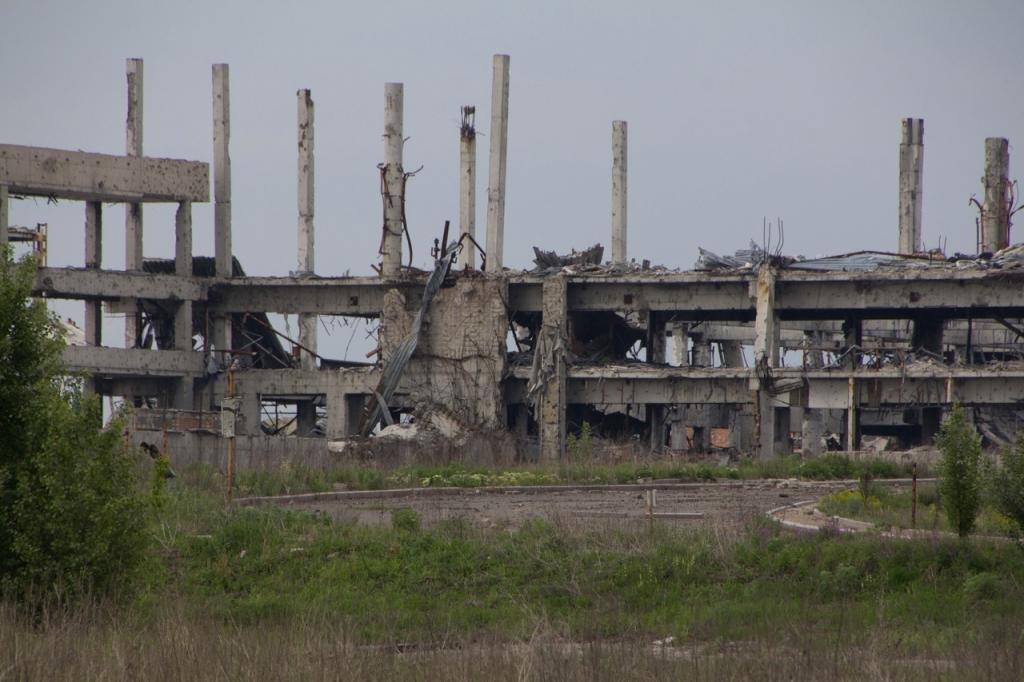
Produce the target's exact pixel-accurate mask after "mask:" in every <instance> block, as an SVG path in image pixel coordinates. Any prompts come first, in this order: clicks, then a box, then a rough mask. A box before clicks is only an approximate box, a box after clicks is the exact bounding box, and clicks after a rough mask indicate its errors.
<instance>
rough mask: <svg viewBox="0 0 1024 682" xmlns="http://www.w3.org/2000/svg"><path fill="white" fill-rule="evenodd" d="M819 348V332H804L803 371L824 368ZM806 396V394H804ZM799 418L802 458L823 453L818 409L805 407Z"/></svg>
mask: <svg viewBox="0 0 1024 682" xmlns="http://www.w3.org/2000/svg"><path fill="white" fill-rule="evenodd" d="M820 347H821V332H816V331H805V332H804V348H803V355H804V358H803V360H804V363H803V364H804V369H818V368H820V367H823V366H824V364H825V363H824V359H823V358H822V353H821V350H819V348H820ZM805 395H806V393H805ZM801 412H802V415H801V418H800V433H801V437H800V442H801V454H803V456H804V457H816V456H818V455H820V454H822V452H823V447H822V443H821V439H822V438H823V437H824V436H825V415H824V413H823V412H822V411H821V410H820V409H816V408H811V407H807V406H806V401H805V405H804V408H803V410H801Z"/></svg>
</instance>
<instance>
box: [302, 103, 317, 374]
mask: <svg viewBox="0 0 1024 682" xmlns="http://www.w3.org/2000/svg"><path fill="white" fill-rule="evenodd" d="M297 98H298V122H299V129H298V136H299V139H298V143H299V167H298V190H299V193H298V209H299V222H298V230H299V252H298V269H299V273H300V274H301V275H312V274H313V272H314V270H315V268H316V257H315V238H314V230H313V212H314V201H315V194H314V184H313V183H314V169H313V98H312V96H311V94H310V91H309V90H299V91H298V93H297ZM316 324H317V316H316V315H315V314H311V313H302V314H300V315H299V343H300V344H301V345H302V346H303V350H302V351H301V355H300V358H301V359H300V362H301V364H302V368H303V369H316V356H315V355H314V353H316V341H317V333H316ZM306 349H308V351H307V350H306ZM309 351H312V352H309Z"/></svg>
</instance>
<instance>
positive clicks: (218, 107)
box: [213, 64, 234, 364]
mask: <svg viewBox="0 0 1024 682" xmlns="http://www.w3.org/2000/svg"><path fill="white" fill-rule="evenodd" d="M230 93H231V85H230V78H229V72H228V65H227V64H214V65H213V201H214V205H213V211H214V213H213V250H214V267H215V271H216V274H217V277H232V276H234V265H233V263H232V247H231V153H230V146H231V96H230ZM213 345H214V346H216V347H217V350H218V351H225V350H230V349H231V317H230V315H224V316H222V317H217V318H215V319H214V321H213ZM219 359H220V360H222V361H223V362H224V363H225V364H228V363H230V362H231V357H230V356H227V355H224V356H222V357H221V358H219Z"/></svg>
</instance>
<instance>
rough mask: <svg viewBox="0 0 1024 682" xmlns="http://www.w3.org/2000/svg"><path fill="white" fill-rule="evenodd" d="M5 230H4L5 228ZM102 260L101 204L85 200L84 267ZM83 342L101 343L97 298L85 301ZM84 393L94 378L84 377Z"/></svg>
mask: <svg viewBox="0 0 1024 682" xmlns="http://www.w3.org/2000/svg"><path fill="white" fill-rule="evenodd" d="M5 231H6V230H5ZM102 261H103V204H101V203H100V202H98V201H87V202H86V204H85V267H86V268H89V269H93V270H98V269H100V266H101V264H102ZM85 343H86V344H88V345H90V346H102V345H103V303H102V302H101V301H97V300H90V301H86V302H85ZM84 388H85V391H86V393H92V392H94V391H95V390H96V385H95V379H94V378H93V377H92V376H87V377H86V378H85V383H84Z"/></svg>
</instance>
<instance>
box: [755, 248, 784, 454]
mask: <svg viewBox="0 0 1024 682" xmlns="http://www.w3.org/2000/svg"><path fill="white" fill-rule="evenodd" d="M756 287H757V290H756V292H755V299H756V318H755V320H754V329H755V341H754V375H753V376H752V377H751V388H752V389H753V390H755V391H756V395H755V400H756V401H757V404H756V405H755V407H756V408H757V411H756V416H755V427H756V428H755V431H756V433H757V444H758V454H759V456H760V457H761V458H765V459H767V458H771V457H774V456H775V454H776V450H775V447H776V437H775V431H776V429H775V427H776V424H775V398H774V397H773V396H772V395H771V388H772V387H771V383H770V381H771V380H770V378H769V376H768V375H769V372H770V370H771V369H773V368H775V367H778V362H779V319H778V316H777V314H776V312H775V271H774V270H773V269H772V268H771V266H769V265H768V264H763V265H761V268H760V270H759V271H758V273H757V282H756Z"/></svg>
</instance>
